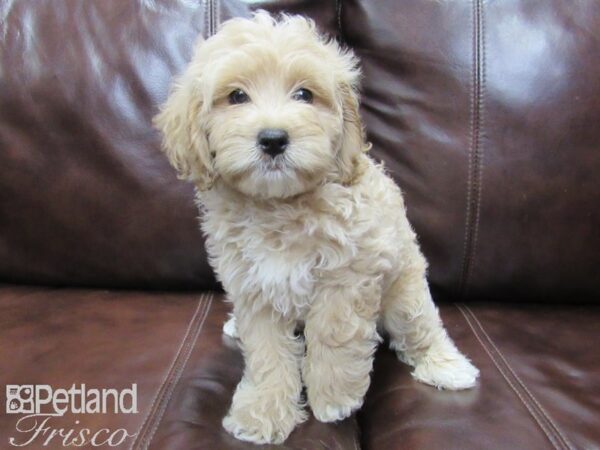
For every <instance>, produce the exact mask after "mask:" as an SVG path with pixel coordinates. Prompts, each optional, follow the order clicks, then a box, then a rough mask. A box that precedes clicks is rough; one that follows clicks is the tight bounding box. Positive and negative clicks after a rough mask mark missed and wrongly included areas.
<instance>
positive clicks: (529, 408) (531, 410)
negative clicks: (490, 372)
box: [455, 304, 560, 450]
mask: <svg viewBox="0 0 600 450" xmlns="http://www.w3.org/2000/svg"><path fill="white" fill-rule="evenodd" d="M455 306H456V307H457V308H458V310H459V311H460V312H461V314H462V315H463V317H464V319H465V321H466V322H467V324H468V325H469V328H471V331H472V332H473V334H474V335H475V338H476V339H477V341H478V342H479V344H480V345H481V347H482V348H483V349H484V350H485V352H486V353H487V354H488V356H489V357H490V359H491V360H492V362H493V363H494V365H495V366H496V369H498V372H500V374H501V375H502V377H503V378H504V380H505V381H506V382H507V383H508V385H509V386H510V387H511V389H512V390H513V392H514V393H515V394H517V397H518V398H519V400H521V403H522V404H523V405H524V406H525V408H526V409H527V411H529V414H531V417H533V419H534V420H535V422H536V423H537V424H538V426H539V427H540V429H541V430H542V431H543V432H544V434H545V435H546V437H547V438H548V440H549V441H550V443H551V444H552V446H553V447H554V448H555V449H556V450H560V446H559V445H557V442H556V441H555V439H556V438H555V437H554V436H553V434H552V433H551V432H550V431H549V430H548V429H547V428H546V425H545V424H544V423H543V421H542V420H541V418H540V417H538V414H536V412H535V410H534V408H533V407H532V406H531V405H530V404H529V403H528V402H527V401H526V400H525V399H524V397H523V394H522V393H521V392H520V391H519V389H517V387H516V386H515V385H514V383H513V381H512V380H511V379H510V377H509V376H508V374H507V373H506V372H505V371H504V370H503V369H502V366H501V364H500V363H499V362H498V361H497V360H496V358H495V357H494V355H493V353H492V351H491V350H490V349H489V348H488V347H487V345H485V343H484V342H483V340H482V339H481V337H480V336H479V333H477V330H475V327H474V326H473V324H472V323H471V321H470V319H469V317H468V316H467V314H466V313H465V311H464V310H463V309H462V307H461V306H460V305H456V304H455Z"/></svg>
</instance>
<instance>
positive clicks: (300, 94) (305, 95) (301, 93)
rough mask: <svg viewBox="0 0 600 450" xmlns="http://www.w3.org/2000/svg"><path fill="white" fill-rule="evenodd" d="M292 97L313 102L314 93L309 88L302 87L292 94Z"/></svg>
mask: <svg viewBox="0 0 600 450" xmlns="http://www.w3.org/2000/svg"><path fill="white" fill-rule="evenodd" d="M292 98H293V99H294V100H298V101H299V102H306V103H312V100H313V93H312V92H311V91H309V90H308V89H304V88H301V89H298V90H297V91H296V92H294V93H293V94H292Z"/></svg>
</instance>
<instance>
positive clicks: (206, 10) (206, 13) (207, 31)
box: [202, 0, 210, 39]
mask: <svg viewBox="0 0 600 450" xmlns="http://www.w3.org/2000/svg"><path fill="white" fill-rule="evenodd" d="M209 2H210V0H202V3H203V4H204V34H205V36H204V38H205V39H208V38H209V37H210V25H209V23H208V18H209V11H210V7H209V5H208V3H209Z"/></svg>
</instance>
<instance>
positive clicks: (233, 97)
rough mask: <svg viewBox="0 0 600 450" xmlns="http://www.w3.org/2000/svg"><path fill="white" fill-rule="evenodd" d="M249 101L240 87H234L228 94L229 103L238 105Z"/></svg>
mask: <svg viewBox="0 0 600 450" xmlns="http://www.w3.org/2000/svg"><path fill="white" fill-rule="evenodd" d="M249 101H250V97H248V94H246V93H245V92H244V91H242V90H241V89H236V90H234V91H231V93H230V94H229V103H230V104H232V105H239V104H241V103H248V102H249Z"/></svg>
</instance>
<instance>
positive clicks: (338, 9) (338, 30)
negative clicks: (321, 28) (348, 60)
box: [335, 0, 344, 43]
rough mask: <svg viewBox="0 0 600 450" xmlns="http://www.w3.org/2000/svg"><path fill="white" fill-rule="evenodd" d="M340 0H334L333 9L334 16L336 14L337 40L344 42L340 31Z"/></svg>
mask: <svg viewBox="0 0 600 450" xmlns="http://www.w3.org/2000/svg"><path fill="white" fill-rule="evenodd" d="M342 1H343V0H335V10H336V16H337V23H336V26H337V34H338V40H339V41H340V42H342V43H343V42H344V35H343V32H342Z"/></svg>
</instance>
